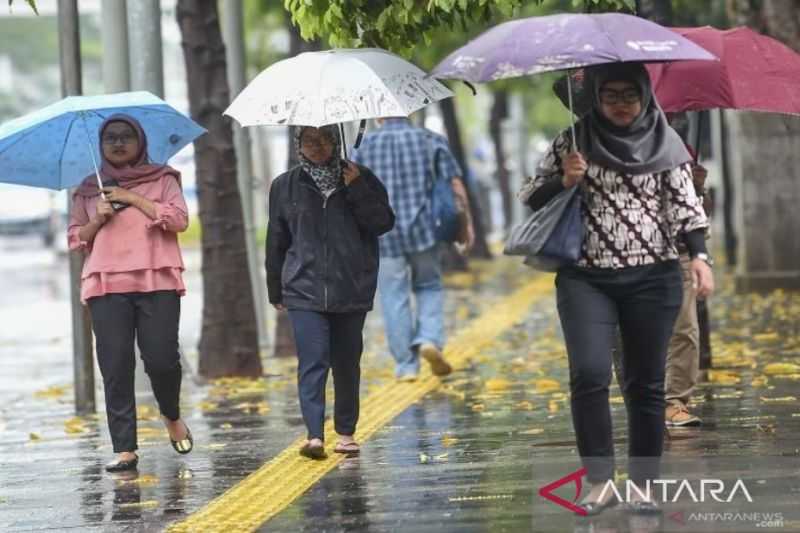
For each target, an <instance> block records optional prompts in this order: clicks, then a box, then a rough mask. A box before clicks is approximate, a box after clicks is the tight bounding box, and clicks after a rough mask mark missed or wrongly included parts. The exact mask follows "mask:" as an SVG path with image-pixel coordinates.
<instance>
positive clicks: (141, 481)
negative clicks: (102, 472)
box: [117, 474, 160, 487]
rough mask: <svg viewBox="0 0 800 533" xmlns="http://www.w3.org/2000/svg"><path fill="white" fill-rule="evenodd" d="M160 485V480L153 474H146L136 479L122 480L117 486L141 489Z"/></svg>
mask: <svg viewBox="0 0 800 533" xmlns="http://www.w3.org/2000/svg"><path fill="white" fill-rule="evenodd" d="M159 483H160V481H159V479H158V478H157V477H156V476H154V475H152V474H145V475H143V476H139V477H137V478H134V479H121V480H119V481H117V485H139V486H140V487H153V486H155V485H158V484H159Z"/></svg>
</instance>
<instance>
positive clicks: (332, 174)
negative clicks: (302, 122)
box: [294, 124, 344, 196]
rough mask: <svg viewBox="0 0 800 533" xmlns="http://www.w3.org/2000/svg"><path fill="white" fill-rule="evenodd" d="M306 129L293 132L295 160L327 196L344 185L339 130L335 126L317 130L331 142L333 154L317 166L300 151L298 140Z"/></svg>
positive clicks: (302, 128) (304, 127)
mask: <svg viewBox="0 0 800 533" xmlns="http://www.w3.org/2000/svg"><path fill="white" fill-rule="evenodd" d="M308 127H309V126H303V127H300V128H297V129H296V131H295V136H294V147H295V152H296V153H297V160H298V161H299V162H300V166H301V167H303V170H305V171H306V173H307V174H308V175H309V176H311V179H312V180H314V183H315V184H316V185H317V188H319V190H320V192H321V193H322V194H324V195H325V196H328V195H329V194H331V193H332V192H333V191H335V190H336V189H337V188H338V187H341V186H342V185H343V184H344V179H343V178H342V166H343V164H344V162H343V161H342V157H341V155H340V154H341V139H340V138H339V128H338V127H337V126H336V125H335V124H334V125H330V126H322V127H321V128H319V130H320V132H321V133H322V134H323V135H326V136H328V137H330V138H331V140H333V154H332V155H331V158H330V159H329V160H328V161H326V162H325V163H323V164H321V165H318V164H316V163H314V162H313V161H311V160H310V159H308V158H307V157H306V156H305V155H303V151H302V150H301V149H300V139H301V138H302V136H303V132H304V131H305V130H306V128H308Z"/></svg>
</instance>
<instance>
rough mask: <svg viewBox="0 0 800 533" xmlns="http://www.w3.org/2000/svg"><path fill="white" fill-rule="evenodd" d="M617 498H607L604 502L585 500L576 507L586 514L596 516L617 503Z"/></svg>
mask: <svg viewBox="0 0 800 533" xmlns="http://www.w3.org/2000/svg"><path fill="white" fill-rule="evenodd" d="M617 503H618V502H617V500H616V499H614V498H609V499H608V501H606V502H605V503H599V502H587V503H579V504H578V507H580V508H581V509H583V510H584V511H586V516H597V515H599V514H600V513H602V512H603V511H605V510H606V509H608V508H610V507H614V506H615V505H617Z"/></svg>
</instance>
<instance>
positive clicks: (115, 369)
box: [88, 291, 181, 452]
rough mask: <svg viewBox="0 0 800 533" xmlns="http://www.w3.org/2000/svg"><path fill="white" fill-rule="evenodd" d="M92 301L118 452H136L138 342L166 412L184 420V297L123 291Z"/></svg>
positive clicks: (114, 440)
mask: <svg viewBox="0 0 800 533" xmlns="http://www.w3.org/2000/svg"><path fill="white" fill-rule="evenodd" d="M88 303H89V310H90V312H91V315H92V328H93V329H94V335H95V338H96V339H97V362H98V364H99V366H100V373H101V374H102V375H103V385H104V388H105V396H106V415H107V417H108V427H109V431H110V433H111V441H112V443H113V445H114V451H115V452H127V451H133V450H136V449H137V448H138V446H137V441H136V397H135V394H134V376H135V374H134V372H135V369H136V354H135V351H134V345H133V343H134V340H135V341H136V342H137V343H138V345H139V351H140V352H141V355H142V360H143V361H144V369H145V372H147V375H148V377H149V378H150V383H151V384H152V387H153V394H154V395H155V397H156V401H157V402H158V407H159V409H160V410H161V414H163V415H164V416H165V417H167V418H169V419H170V420H177V419H178V418H180V408H179V405H178V404H179V398H180V390H181V360H180V352H179V351H178V322H179V319H180V310H181V301H180V297H179V296H178V293H177V292H175V291H156V292H147V293H121V294H106V295H105V296H98V297H95V298H89V302H88Z"/></svg>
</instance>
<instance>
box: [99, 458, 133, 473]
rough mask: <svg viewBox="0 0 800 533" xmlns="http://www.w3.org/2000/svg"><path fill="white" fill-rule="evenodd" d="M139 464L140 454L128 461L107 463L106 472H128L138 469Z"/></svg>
mask: <svg viewBox="0 0 800 533" xmlns="http://www.w3.org/2000/svg"><path fill="white" fill-rule="evenodd" d="M138 464H139V456H138V455H137V456H136V457H134V458H133V459H130V460H128V461H119V460H117V461H112V462H110V463H108V464H107V465H106V472H112V473H113V472H127V471H129V470H136V466H137V465H138Z"/></svg>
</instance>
